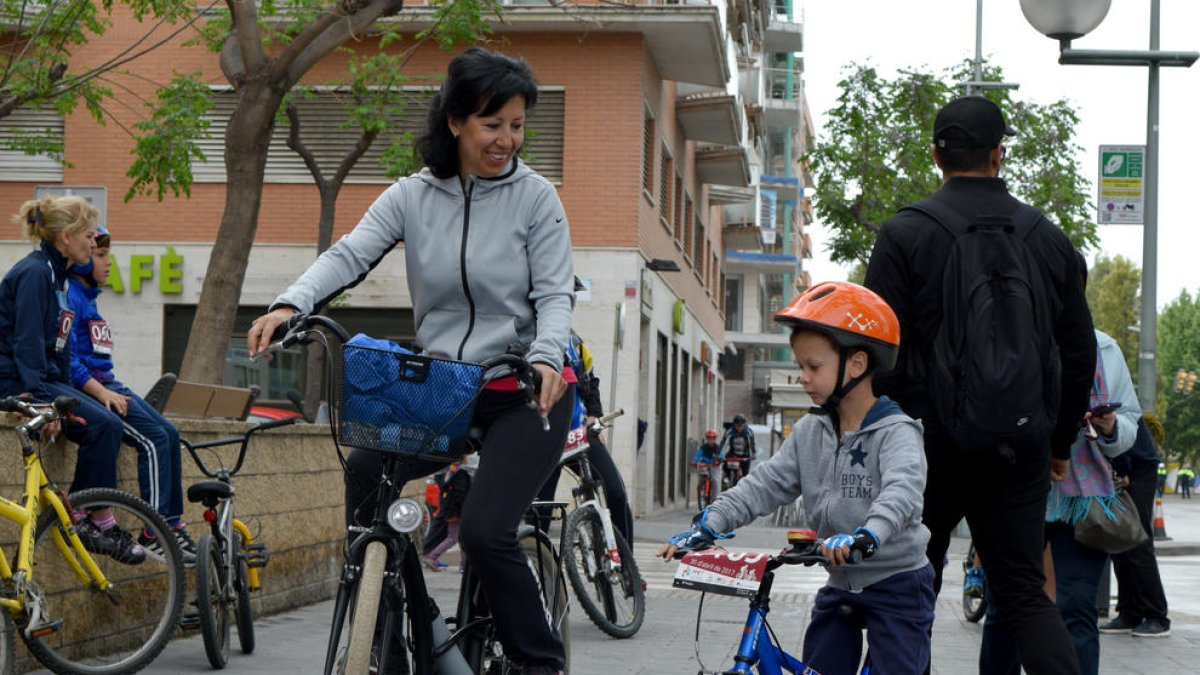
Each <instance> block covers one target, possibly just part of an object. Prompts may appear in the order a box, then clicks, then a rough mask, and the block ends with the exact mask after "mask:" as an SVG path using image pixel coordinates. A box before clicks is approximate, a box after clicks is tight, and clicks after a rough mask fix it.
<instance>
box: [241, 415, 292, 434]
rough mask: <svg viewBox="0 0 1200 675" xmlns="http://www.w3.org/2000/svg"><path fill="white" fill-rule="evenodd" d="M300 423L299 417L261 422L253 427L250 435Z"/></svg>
mask: <svg viewBox="0 0 1200 675" xmlns="http://www.w3.org/2000/svg"><path fill="white" fill-rule="evenodd" d="M298 421H300V418H299V417H284V418H282V419H277V420H270V421H268V422H260V423H258V424H256V425H254V426H253V427H251V429H250V431H249V432H248V433H254V432H255V431H266V430H267V429H275V428H278V427H286V426H288V425H289V424H295V423H296V422H298Z"/></svg>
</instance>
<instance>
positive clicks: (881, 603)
mask: <svg viewBox="0 0 1200 675" xmlns="http://www.w3.org/2000/svg"><path fill="white" fill-rule="evenodd" d="M936 599H937V596H936V594H934V592H933V566H932V565H925V566H924V567H922V568H921V569H918V570H913V571H911V572H899V573H897V574H893V575H892V576H890V577H888V578H886V579H884V580H883V581H879V582H876V583H874V584H871V585H870V586H868V587H866V588H864V589H863V590H862V591H861V592H859V593H852V592H850V591H843V590H840V589H837V588H831V587H829V586H825V587H823V588H822V589H821V590H819V591H817V598H816V601H815V602H814V603H813V611H812V618H811V619H810V620H809V622H808V630H807V631H806V632H805V634H804V657H803V658H804V663H805V665H807V666H808V667H810V668H812V669H814V670H816V671H817V672H820V673H823V674H824V675H853V674H854V673H855V672H857V671H858V663H859V661H860V660H861V659H862V630H861V629H860V628H859V627H858V626H856V625H855V624H854V623H853V622H851V621H850V620H848V619H847V618H846V617H844V616H842V614H841V612H839V611H838V607H839V606H840V605H850V606H852V607H855V608H857V609H860V610H862V611H863V612H864V616H865V618H866V623H867V648H868V649H869V650H870V652H871V655H872V656H871V672H872V673H874V674H876V675H893V674H898V675H916V674H917V673H921V672H922V671H924V670H925V668H926V667H928V666H929V652H930V637H929V632H930V630H932V629H933V605H934V601H935V600H936Z"/></svg>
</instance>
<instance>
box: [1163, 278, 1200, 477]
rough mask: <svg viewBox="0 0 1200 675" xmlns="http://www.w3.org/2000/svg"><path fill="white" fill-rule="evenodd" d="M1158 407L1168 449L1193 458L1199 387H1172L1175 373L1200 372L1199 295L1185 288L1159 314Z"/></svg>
mask: <svg viewBox="0 0 1200 675" xmlns="http://www.w3.org/2000/svg"><path fill="white" fill-rule="evenodd" d="M1157 364H1158V392H1159V393H1158V396H1159V400H1158V409H1159V411H1160V416H1161V417H1162V422H1163V428H1164V429H1165V430H1166V434H1167V442H1168V448H1170V450H1169V452H1171V453H1173V454H1175V455H1177V456H1179V458H1180V459H1181V460H1183V461H1194V460H1195V458H1196V455H1197V451H1200V388H1196V389H1193V390H1192V391H1191V392H1186V391H1184V392H1177V391H1175V389H1174V384H1175V382H1174V380H1175V373H1176V372H1177V371H1178V370H1180V369H1182V370H1186V371H1197V372H1200V298H1198V297H1194V296H1192V295H1191V294H1189V293H1188V292H1187V291H1186V290H1185V291H1182V292H1180V294H1179V297H1178V298H1175V299H1174V300H1172V301H1171V303H1170V304H1168V305H1167V306H1166V307H1165V308H1163V310H1162V312H1161V313H1160V314H1159V317H1158V358H1157Z"/></svg>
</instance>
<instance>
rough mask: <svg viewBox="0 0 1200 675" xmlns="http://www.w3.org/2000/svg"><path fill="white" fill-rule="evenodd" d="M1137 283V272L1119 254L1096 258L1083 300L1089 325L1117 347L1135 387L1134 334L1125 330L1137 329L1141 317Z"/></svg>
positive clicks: (1140, 277)
mask: <svg viewBox="0 0 1200 675" xmlns="http://www.w3.org/2000/svg"><path fill="white" fill-rule="evenodd" d="M1141 284H1142V271H1141V269H1140V268H1139V267H1138V266H1137V265H1135V264H1134V263H1133V261H1131V260H1129V259H1128V258H1125V257H1123V256H1119V255H1118V256H1116V257H1109V256H1106V255H1102V256H1100V257H1099V258H1097V259H1096V262H1095V263H1094V264H1093V265H1092V269H1091V272H1090V273H1089V274H1088V287H1087V300H1088V307H1090V308H1091V310H1092V323H1094V324H1095V325H1096V328H1097V329H1099V330H1102V331H1104V332H1105V333H1108V334H1109V335H1110V336H1112V338H1113V339H1114V340H1116V341H1117V344H1118V345H1120V347H1121V353H1122V354H1124V355H1125V364H1126V365H1127V366H1129V372H1130V374H1131V375H1133V381H1134V384H1137V353H1138V335H1137V333H1135V332H1134V331H1131V330H1129V327H1130V326H1137V325H1138V318H1139V317H1140V316H1141V314H1142V312H1141V305H1140V300H1139V297H1140V296H1139V294H1138V289H1139V288H1141Z"/></svg>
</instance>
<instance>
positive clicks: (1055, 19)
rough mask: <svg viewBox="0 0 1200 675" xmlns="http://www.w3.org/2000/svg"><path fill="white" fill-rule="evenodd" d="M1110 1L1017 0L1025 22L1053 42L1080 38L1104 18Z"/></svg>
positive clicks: (1110, 3)
mask: <svg viewBox="0 0 1200 675" xmlns="http://www.w3.org/2000/svg"><path fill="white" fill-rule="evenodd" d="M1110 5H1112V0H1021V11H1022V12H1023V13H1024V14H1025V20H1026V21H1028V22H1029V24H1030V25H1032V26H1033V27H1034V28H1036V29H1037V31H1038V32H1039V33H1041V34H1043V35H1045V36H1047V37H1051V38H1054V39H1055V40H1074V39H1075V38H1078V37H1083V36H1084V35H1087V34H1088V33H1090V32H1092V30H1093V29H1094V28H1095V27H1096V26H1099V25H1100V22H1101V21H1103V20H1104V17H1105V16H1107V15H1108V8H1109V6H1110Z"/></svg>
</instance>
